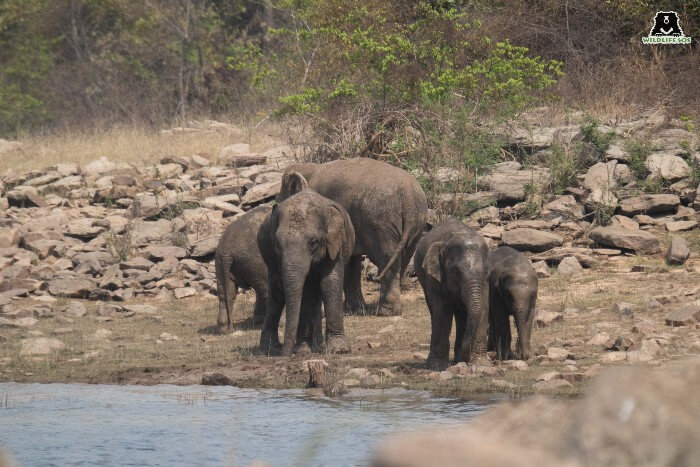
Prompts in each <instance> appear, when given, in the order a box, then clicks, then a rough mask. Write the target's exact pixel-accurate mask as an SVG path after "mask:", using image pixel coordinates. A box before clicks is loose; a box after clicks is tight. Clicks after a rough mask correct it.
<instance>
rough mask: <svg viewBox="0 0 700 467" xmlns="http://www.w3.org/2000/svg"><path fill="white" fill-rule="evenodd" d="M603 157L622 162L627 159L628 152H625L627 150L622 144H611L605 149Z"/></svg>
mask: <svg viewBox="0 0 700 467" xmlns="http://www.w3.org/2000/svg"><path fill="white" fill-rule="evenodd" d="M605 158H606V159H608V160H612V159H615V160H618V161H623V162H624V161H627V160H628V159H629V154H627V151H625V149H624V148H623V147H622V146H620V145H617V144H611V145H610V147H608V149H607V151H605Z"/></svg>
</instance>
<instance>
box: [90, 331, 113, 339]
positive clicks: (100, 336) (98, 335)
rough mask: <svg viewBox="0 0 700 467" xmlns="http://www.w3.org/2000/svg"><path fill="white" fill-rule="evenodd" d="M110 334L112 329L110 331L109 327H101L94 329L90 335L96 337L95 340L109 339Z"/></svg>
mask: <svg viewBox="0 0 700 467" xmlns="http://www.w3.org/2000/svg"><path fill="white" fill-rule="evenodd" d="M111 335H112V331H110V330H109V329H104V328H101V329H98V330H97V331H95V333H94V334H93V335H92V337H93V338H94V339H97V340H104V339H109V336H111Z"/></svg>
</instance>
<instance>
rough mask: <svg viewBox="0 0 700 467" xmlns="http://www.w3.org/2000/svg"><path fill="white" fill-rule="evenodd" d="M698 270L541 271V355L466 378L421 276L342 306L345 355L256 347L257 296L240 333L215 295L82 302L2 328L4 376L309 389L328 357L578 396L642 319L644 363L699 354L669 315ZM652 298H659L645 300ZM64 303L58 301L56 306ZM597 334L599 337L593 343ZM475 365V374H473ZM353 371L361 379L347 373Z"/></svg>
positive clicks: (372, 367) (476, 390)
mask: <svg viewBox="0 0 700 467" xmlns="http://www.w3.org/2000/svg"><path fill="white" fill-rule="evenodd" d="M695 251H697V250H695ZM632 270H634V271H637V272H632ZM699 271H700V259H698V258H697V257H691V259H690V260H689V261H688V262H687V263H686V264H685V265H684V266H682V267H675V268H670V267H667V266H665V265H664V264H663V260H662V258H660V257H638V256H620V257H614V258H611V259H609V260H607V261H605V262H602V263H601V264H599V265H597V266H595V267H594V268H591V269H586V270H585V271H584V273H582V274H580V275H577V276H572V277H566V276H560V275H557V274H556V273H555V271H554V270H552V276H551V277H549V278H543V279H541V280H540V292H539V300H538V313H539V314H540V315H542V312H543V311H547V312H550V313H561V317H560V318H559V319H557V320H556V321H554V322H552V323H551V324H549V325H547V326H546V327H537V328H536V329H535V330H534V331H533V337H532V339H533V341H532V348H533V352H534V354H535V356H534V357H533V358H531V359H530V361H529V362H528V364H527V367H524V366H521V368H518V369H516V368H514V367H513V366H511V365H512V364H511V363H501V362H495V363H494V365H493V366H492V367H486V368H472V369H471V370H469V371H466V373H468V374H466V375H462V376H460V377H452V375H451V374H450V375H448V374H447V373H443V374H439V373H433V372H430V371H428V370H426V369H425V357H426V356H427V352H428V343H429V341H430V320H429V314H428V311H427V307H426V305H425V300H424V298H423V293H422V290H421V288H420V285H419V284H418V283H417V281H415V279H407V280H406V281H405V283H404V287H403V296H402V297H403V303H404V306H403V315H402V316H401V317H377V316H372V315H370V314H368V315H364V316H362V315H353V316H348V315H346V318H345V327H346V334H347V336H348V338H349V339H350V342H351V344H352V352H351V353H350V354H348V355H295V356H293V357H290V358H283V357H268V356H265V355H261V354H260V353H259V352H258V348H257V346H258V338H259V331H258V330H256V329H254V328H253V327H252V325H251V321H250V316H251V315H252V309H253V304H254V294H252V293H245V294H240V295H239V299H238V300H237V302H236V306H235V315H234V323H235V332H232V333H230V334H227V335H217V334H216V333H215V330H214V327H213V324H214V323H215V320H216V310H217V300H216V298H215V297H214V296H199V297H192V298H187V299H182V300H177V301H168V302H161V301H156V300H151V301H149V302H141V303H148V304H150V305H153V306H155V307H156V308H157V309H158V312H156V313H152V314H139V313H136V314H131V313H118V314H117V315H115V316H112V317H102V316H98V315H97V313H96V311H97V309H98V306H99V303H97V302H84V304H85V306H86V308H87V311H88V312H87V314H86V315H85V316H82V317H79V318H67V317H66V316H62V313H59V312H56V313H54V314H53V316H52V317H46V318H41V319H40V320H39V322H38V323H37V324H35V325H34V326H32V327H31V328H12V329H1V330H0V343H1V344H2V345H0V381H16V382H43V383H48V382H84V383H100V384H145V385H152V384H160V383H168V384H178V385H187V384H199V383H201V382H202V377H203V376H204V375H207V374H211V373H220V374H223V375H225V376H227V377H228V378H229V379H230V380H231V381H232V383H233V384H235V385H236V386H241V387H256V388H303V387H304V386H305V385H306V383H307V381H308V374H307V372H306V371H305V365H304V361H305V360H307V359H310V358H323V359H325V360H326V361H327V362H328V364H329V366H330V367H329V368H330V373H331V379H332V378H335V379H336V381H338V382H339V381H341V380H345V382H346V383H350V384H353V383H354V384H358V383H359V384H361V385H372V386H374V387H380V388H381V387H389V386H395V385H401V386H404V387H406V388H412V389H428V390H431V391H434V392H436V393H438V394H444V395H453V396H458V397H465V398H468V397H470V396H471V395H476V394H483V393H492V392H498V393H506V394H508V395H510V396H516V397H517V396H521V395H528V394H532V393H533V392H537V391H544V392H548V393H553V394H555V395H558V396H577V395H579V394H580V393H581V391H582V389H583V388H584V387H585V386H586V384H587V382H588V381H589V379H590V378H591V377H594V376H595V374H596V373H597V370H598V369H599V367H600V365H601V364H602V365H607V364H620V365H624V364H629V362H628V361H630V360H634V359H635V358H634V357H635V356H637V355H638V353H634V352H632V353H630V354H629V355H628V356H627V358H626V360H625V356H624V353H616V354H614V355H612V357H611V356H610V355H611V354H612V353H611V352H607V351H605V345H606V344H605V343H602V341H604V340H605V336H608V337H609V338H611V339H612V340H614V339H615V338H617V337H618V336H620V335H626V334H628V333H630V331H631V330H632V328H633V327H635V324H636V323H638V322H640V321H644V322H646V323H647V327H649V326H651V328H653V329H652V330H651V331H645V330H642V331H639V330H637V331H636V332H637V333H639V332H642V334H644V336H647V337H649V336H652V337H653V338H655V342H658V343H660V345H659V346H658V348H657V347H656V346H655V348H654V349H653V350H652V351H651V359H650V361H647V362H644V363H642V364H646V365H652V366H658V365H663V364H664V363H665V362H668V361H671V360H677V359H679V358H682V357H684V356H686V355H688V354H692V353H698V352H699V351H700V350H699V349H700V329H699V328H700V325H698V324H693V325H688V326H682V327H671V326H668V325H666V324H665V323H664V318H665V316H666V315H668V314H669V313H670V312H671V311H672V310H674V309H675V308H678V307H680V306H682V305H687V304H693V303H695V304H697V301H698V300H700V290H699V289H700V287H698V286H699V285H700V281H699V280H698V278H699V277H700V275H699V274H698V272H699ZM364 292H365V297H366V300H367V301H368V303H373V302H375V301H376V299H377V297H378V285H377V284H374V283H365V285H364ZM651 298H656V299H657V300H658V302H659V303H660V306H658V305H657V307H656V308H653V309H649V306H648V305H647V301H648V300H649V299H651ZM621 301H624V302H629V303H631V304H632V305H633V316H629V315H627V316H621V315H619V314H616V313H614V312H613V309H612V306H613V305H614V304H615V303H617V302H621ZM21 304H22V303H21V302H19V303H17V305H21ZM58 305H60V303H55V304H52V306H54V308H59V306H58ZM282 321H284V320H282ZM637 328H639V326H637ZM164 333H165V334H164ZM453 335H454V331H453ZM514 336H515V330H514ZM601 336H602V337H601ZM36 337H47V338H55V339H58V340H60V341H61V342H62V343H63V345H64V347H63V348H61V349H59V350H57V351H53V352H52V353H50V354H49V355H46V356H43V355H42V356H26V355H25V356H23V355H21V352H20V349H21V345H22V342H24V341H25V340H26V339H28V338H36ZM594 337H595V338H596V339H598V340H599V342H589V341H590V340H591V339H593V338H594ZM609 342H611V341H609ZM609 342H608V344H609ZM551 347H556V348H563V349H566V350H567V351H568V355H567V356H566V357H565V358H566V361H562V360H564V358H563V357H556V356H551V355H548V348H551ZM620 355H623V356H622V357H619V358H621V359H622V360H623V361H621V362H619V363H612V362H608V361H606V359H610V360H614V359H615V358H614V357H615V356H620ZM645 360H646V359H645ZM355 368H364V369H367V370H368V371H369V374H371V375H376V377H375V378H374V379H373V380H372V379H369V380H368V379H366V378H363V376H362V374H363V373H362V372H361V371H360V372H357V371H355V372H350V374H348V371H349V370H351V369H355ZM474 370H477V372H476V373H475V374H472V372H473V371H474ZM548 372H555V373H554V376H553V378H554V379H560V378H564V379H566V380H567V381H569V384H570V385H565V384H564V383H561V384H552V383H550V385H547V384H545V385H544V386H545V387H533V385H534V384H535V383H536V382H537V380H538V379H547V378H546V376H545V374H546V373H548ZM364 374H365V375H366V374H367V373H364ZM358 375H359V376H358ZM560 375H561V376H560ZM550 377H552V375H551V374H550ZM360 378H363V379H362V381H361V382H360V381H359V379H360ZM351 379H358V381H355V382H352V381H348V380H351ZM539 386H543V385H539Z"/></svg>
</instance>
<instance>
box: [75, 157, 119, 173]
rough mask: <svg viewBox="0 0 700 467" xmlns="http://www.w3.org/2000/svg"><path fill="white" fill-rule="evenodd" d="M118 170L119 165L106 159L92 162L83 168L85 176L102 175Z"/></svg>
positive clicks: (102, 158)
mask: <svg viewBox="0 0 700 467" xmlns="http://www.w3.org/2000/svg"><path fill="white" fill-rule="evenodd" d="M116 169H117V165H116V164H115V163H114V162H111V161H110V160H109V159H107V158H106V157H101V158H99V159H97V160H95V161H92V162H90V163H89V164H87V165H86V166H84V167H83V168H82V172H83V174H85V175H102V174H106V173H109V172H112V171H114V170H116Z"/></svg>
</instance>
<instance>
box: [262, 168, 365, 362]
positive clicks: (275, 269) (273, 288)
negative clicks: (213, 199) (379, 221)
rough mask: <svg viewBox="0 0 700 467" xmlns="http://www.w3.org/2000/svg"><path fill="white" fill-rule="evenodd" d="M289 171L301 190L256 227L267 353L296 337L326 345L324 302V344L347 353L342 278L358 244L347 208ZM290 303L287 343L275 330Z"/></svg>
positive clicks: (287, 346) (287, 348)
mask: <svg viewBox="0 0 700 467" xmlns="http://www.w3.org/2000/svg"><path fill="white" fill-rule="evenodd" d="M288 177H289V178H291V179H293V180H294V183H296V184H298V186H299V187H300V190H299V191H298V192H297V193H296V194H295V195H293V196H290V197H288V198H286V199H285V200H284V201H281V202H280V203H279V204H277V205H276V206H274V207H273V208H272V212H271V213H270V215H269V216H268V217H267V218H266V219H265V221H264V222H263V225H262V226H261V228H260V230H259V231H258V237H257V239H258V246H259V248H260V251H261V253H262V256H263V259H264V261H265V264H266V265H267V269H268V284H269V295H268V301H267V311H266V313H265V321H264V323H263V329H262V333H261V335H260V346H261V348H262V349H263V351H265V352H267V353H268V354H270V353H272V352H277V351H278V350H279V349H280V348H281V354H282V355H290V354H291V353H292V351H293V350H294V344H295V340H296V342H297V344H298V347H297V350H298V349H299V347H301V346H303V345H304V344H306V345H308V346H310V347H311V349H312V350H313V351H317V350H319V349H320V348H321V346H322V340H323V337H322V332H321V302H323V309H324V312H325V316H326V340H325V348H326V350H328V351H329V352H333V353H347V352H349V351H350V345H349V343H348V341H347V339H346V337H345V331H344V329H343V278H344V274H345V267H346V265H347V263H348V261H349V260H350V256H351V255H352V251H353V248H354V244H355V230H354V228H353V225H352V222H351V221H350V217H349V216H348V213H347V211H345V209H344V208H343V207H342V206H341V205H340V204H338V203H336V202H334V201H331V200H330V199H328V198H326V197H324V196H321V195H320V194H318V193H317V192H315V191H314V190H311V189H309V188H308V184H307V182H306V180H305V179H304V177H303V176H302V175H301V174H299V173H290V174H288ZM284 306H286V324H285V332H284V344H282V345H280V343H279V338H278V335H277V328H278V327H279V322H280V317H281V314H282V308H283V307H284Z"/></svg>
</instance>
